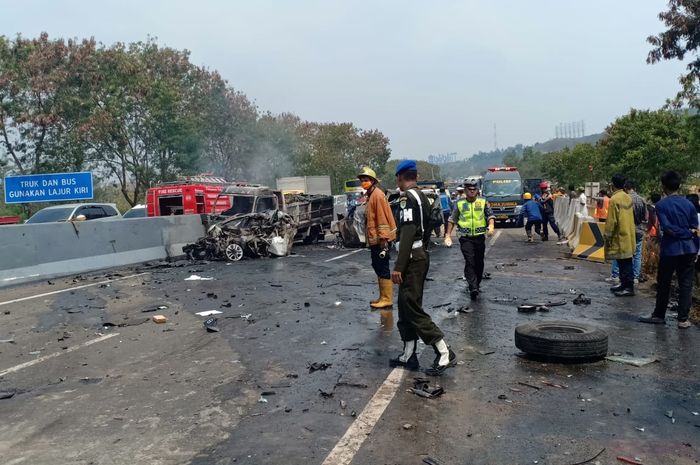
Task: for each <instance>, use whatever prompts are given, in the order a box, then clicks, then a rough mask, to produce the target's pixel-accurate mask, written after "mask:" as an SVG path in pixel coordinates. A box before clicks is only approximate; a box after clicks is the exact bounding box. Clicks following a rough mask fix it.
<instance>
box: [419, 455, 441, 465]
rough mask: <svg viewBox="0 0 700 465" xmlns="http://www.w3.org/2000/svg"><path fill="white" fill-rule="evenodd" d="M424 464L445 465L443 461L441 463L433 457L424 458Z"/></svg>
mask: <svg viewBox="0 0 700 465" xmlns="http://www.w3.org/2000/svg"><path fill="white" fill-rule="evenodd" d="M423 463H425V464H427V465H443V463H442V462H441V461H439V460H438V459H435V458H433V457H426V458H424V459H423Z"/></svg>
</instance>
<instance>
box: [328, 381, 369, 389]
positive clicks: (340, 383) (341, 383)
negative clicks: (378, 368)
mask: <svg viewBox="0 0 700 465" xmlns="http://www.w3.org/2000/svg"><path fill="white" fill-rule="evenodd" d="M335 385H336V386H346V387H354V388H360V389H367V385H366V384H365V383H351V382H348V381H338V382H337V383H335Z"/></svg>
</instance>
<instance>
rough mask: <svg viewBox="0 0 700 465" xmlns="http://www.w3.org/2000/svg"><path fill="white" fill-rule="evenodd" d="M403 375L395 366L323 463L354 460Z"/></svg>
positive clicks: (344, 464) (343, 464)
mask: <svg viewBox="0 0 700 465" xmlns="http://www.w3.org/2000/svg"><path fill="white" fill-rule="evenodd" d="M502 232H503V231H496V234H494V236H493V237H492V238H491V240H490V241H489V243H488V245H487V246H486V250H485V251H484V255H486V254H488V253H489V250H491V247H493V244H494V243H495V242H496V240H497V239H498V238H499V237H500V236H501V233H502ZM360 250H362V249H359V250H355V251H354V252H351V253H349V254H345V255H341V256H339V257H335V258H331V259H330V260H326V262H329V261H333V260H337V259H339V258H343V257H346V256H348V255H351V254H353V253H356V252H359V251H360ZM403 377H404V370H403V369H402V368H394V369H393V370H392V371H391V373H389V376H387V377H386V379H385V380H384V382H383V383H382V385H381V386H379V389H378V390H377V392H375V393H374V396H373V397H372V399H370V401H369V403H368V404H367V405H366V406H365V408H364V410H362V413H361V414H360V416H359V417H357V420H355V422H354V423H353V424H352V425H351V426H350V428H348V430H347V431H346V432H345V434H344V435H343V437H342V438H340V441H338V443H337V444H336V445H335V447H334V448H333V450H331V452H330V453H329V454H328V456H327V457H326V460H324V461H323V464H322V465H348V464H349V463H350V462H352V459H353V458H354V457H355V454H357V451H358V450H360V447H362V444H363V443H364V442H365V439H367V436H369V434H370V433H371V432H372V429H374V425H376V424H377V421H379V419H380V418H381V416H382V414H383V413H384V411H385V410H386V408H387V407H388V406H389V403H390V402H391V401H392V399H393V398H394V396H395V395H396V392H397V391H398V390H399V387H401V382H402V381H403Z"/></svg>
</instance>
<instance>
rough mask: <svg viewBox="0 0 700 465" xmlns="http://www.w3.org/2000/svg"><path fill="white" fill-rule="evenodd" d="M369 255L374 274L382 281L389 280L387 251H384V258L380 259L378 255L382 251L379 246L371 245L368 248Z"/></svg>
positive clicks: (389, 271)
mask: <svg viewBox="0 0 700 465" xmlns="http://www.w3.org/2000/svg"><path fill="white" fill-rule="evenodd" d="M369 251H370V255H371V256H372V268H374V272H375V273H377V276H379V277H380V278H382V279H391V270H390V269H389V251H388V250H387V251H386V255H385V256H384V258H382V257H380V256H379V254H380V253H381V251H382V248H381V246H378V245H373V246H371V247H370V248H369Z"/></svg>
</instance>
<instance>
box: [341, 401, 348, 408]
mask: <svg viewBox="0 0 700 465" xmlns="http://www.w3.org/2000/svg"><path fill="white" fill-rule="evenodd" d="M347 406H348V403H347V402H345V401H344V400H341V401H340V408H341V409H343V410H345V409H346V408H347Z"/></svg>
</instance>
